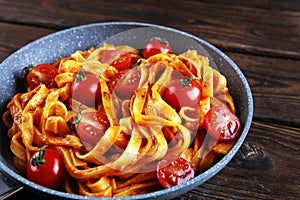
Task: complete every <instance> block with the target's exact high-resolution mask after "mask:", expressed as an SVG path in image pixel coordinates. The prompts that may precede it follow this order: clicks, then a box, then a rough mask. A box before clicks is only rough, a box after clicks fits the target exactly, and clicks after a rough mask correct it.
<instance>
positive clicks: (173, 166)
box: [156, 156, 195, 188]
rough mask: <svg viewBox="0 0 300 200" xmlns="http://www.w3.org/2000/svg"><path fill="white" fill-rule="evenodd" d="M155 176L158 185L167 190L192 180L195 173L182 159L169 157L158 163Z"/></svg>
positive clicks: (189, 164)
mask: <svg viewBox="0 0 300 200" xmlns="http://www.w3.org/2000/svg"><path fill="white" fill-rule="evenodd" d="M156 174H157V178H158V181H159V183H160V184H161V185H162V186H163V187H164V188H169V187H172V186H176V185H178V184H180V183H184V182H186V181H188V180H190V179H192V178H194V176H195V171H194V169H193V168H192V165H191V163H189V162H188V161H187V160H185V159H184V158H182V157H175V156H169V157H166V158H164V159H163V160H161V161H160V162H159V163H158V165H157V170H156Z"/></svg>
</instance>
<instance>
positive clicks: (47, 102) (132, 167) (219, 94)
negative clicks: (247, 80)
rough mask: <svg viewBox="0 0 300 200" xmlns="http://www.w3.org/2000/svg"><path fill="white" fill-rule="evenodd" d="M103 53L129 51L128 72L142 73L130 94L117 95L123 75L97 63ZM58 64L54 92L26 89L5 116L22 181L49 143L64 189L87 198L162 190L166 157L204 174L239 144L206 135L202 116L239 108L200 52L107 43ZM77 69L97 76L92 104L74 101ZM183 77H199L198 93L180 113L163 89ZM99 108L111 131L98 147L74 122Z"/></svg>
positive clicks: (76, 54) (103, 136)
mask: <svg viewBox="0 0 300 200" xmlns="http://www.w3.org/2000/svg"><path fill="white" fill-rule="evenodd" d="M105 50H116V52H126V53H129V54H130V56H131V69H130V70H137V71H138V73H139V75H140V77H139V81H138V87H137V88H136V90H135V91H134V92H133V94H132V95H130V96H128V97H124V96H121V95H118V93H116V92H115V90H114V88H115V87H116V85H117V82H118V80H119V79H120V70H118V69H117V68H116V67H114V66H112V65H111V64H107V63H104V62H102V61H101V59H99V55H100V54H101V52H103V51H105ZM53 66H55V67H56V68H57V70H58V75H56V77H55V79H54V80H55V82H56V87H54V88H47V86H46V85H45V84H41V85H39V86H37V87H35V88H30V87H29V88H28V91H27V92H26V93H18V94H16V95H15V96H14V97H13V98H12V99H11V101H10V102H9V103H8V105H7V111H6V112H5V113H4V115H3V121H4V123H5V125H6V126H7V127H8V128H9V130H8V137H9V138H10V139H11V145H10V148H11V151H12V153H13V156H14V163H15V165H16V168H17V169H19V170H20V171H21V172H22V173H23V174H24V175H25V176H26V166H27V165H28V163H29V162H30V158H31V156H32V154H33V153H34V152H37V151H38V150H39V149H40V148H41V147H42V146H44V145H47V146H48V147H50V148H53V149H56V150H57V151H58V152H59V153H60V154H61V156H62V158H63V161H64V165H65V168H66V170H67V177H66V179H65V181H64V184H63V185H62V186H61V187H59V188H58V189H59V190H61V191H65V192H67V193H73V194H80V195H85V196H98V197H121V196H131V195H137V194H143V193H148V192H152V191H156V190H160V189H162V187H161V185H160V183H159V181H158V180H157V174H156V169H157V164H158V162H159V161H160V160H162V159H164V158H165V157H166V156H171V155H174V156H180V157H182V158H184V159H186V160H187V161H188V162H190V163H191V165H192V167H193V169H194V170H195V172H196V174H199V173H202V172H203V171H205V170H206V169H208V168H209V167H211V166H212V165H213V164H215V163H216V162H217V161H218V160H219V159H220V158H221V157H222V156H223V155H225V154H227V153H228V152H229V150H230V149H231V147H232V146H233V145H234V143H235V140H236V139H233V140H230V141H220V140H218V139H216V138H214V137H211V136H210V135H209V134H207V133H206V132H207V130H206V128H205V117H206V115H207V113H208V112H209V111H210V110H211V108H212V107H214V106H221V107H225V108H227V109H228V110H230V112H232V113H233V114H235V106H234V102H233V99H232V97H231V96H230V93H229V91H228V88H227V81H226V78H225V77H224V76H223V75H222V74H220V72H218V71H217V70H215V69H213V68H211V67H210V66H209V61H208V58H207V57H205V56H201V55H198V53H197V52H196V51H195V50H188V51H187V52H184V53H182V54H179V55H176V54H174V53H161V54H156V55H153V56H151V57H149V58H147V59H144V58H142V57H141V56H139V51H138V50H136V49H134V48H132V47H130V46H126V45H124V46H114V45H111V44H103V46H101V47H99V48H96V49H94V48H90V49H88V50H86V51H79V50H78V51H76V52H74V53H73V54H72V55H71V56H69V57H65V58H61V59H59V60H57V61H56V62H55V63H53ZM79 71H84V72H86V73H92V74H95V75H96V76H97V77H98V81H99V85H100V87H101V95H100V99H99V102H97V103H96V105H95V106H90V105H86V104H83V103H82V102H80V101H78V100H77V99H74V98H73V96H72V94H73V93H72V87H73V84H74V81H76V80H75V79H76V75H77V74H78V72H79ZM123 73H124V72H123ZM125 75H126V73H125ZM128 76H129V75H128ZM179 76H182V77H191V76H193V77H196V78H197V79H196V80H195V81H196V82H197V84H198V85H199V86H200V89H201V98H200V100H199V102H198V104H197V106H191V107H190V106H183V107H181V108H180V110H176V109H174V108H173V107H172V106H171V105H169V104H168V103H167V102H166V100H165V98H164V92H165V90H166V88H168V87H169V86H170V84H172V82H173V81H174V80H175V79H178V77H179ZM96 111H101V113H104V114H105V119H107V122H108V127H107V129H106V130H105V132H104V133H103V134H102V135H101V137H100V138H99V140H98V141H96V143H95V144H90V143H88V142H86V141H85V140H83V139H82V138H81V137H80V134H79V133H78V131H79V130H78V129H77V130H76V127H77V125H76V123H78V122H77V120H78V121H80V117H82V116H83V115H85V114H86V113H89V112H96ZM94 126H95V127H98V126H99V125H97V124H96V125H94ZM101 126H102V125H101Z"/></svg>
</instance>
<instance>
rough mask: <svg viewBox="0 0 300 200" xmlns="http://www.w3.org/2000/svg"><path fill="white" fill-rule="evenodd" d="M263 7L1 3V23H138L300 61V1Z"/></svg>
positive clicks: (225, 47)
mask: <svg viewBox="0 0 300 200" xmlns="http://www.w3.org/2000/svg"><path fill="white" fill-rule="evenodd" d="M261 2H262V3H259V1H256V2H255V3H240V4H238V3H236V2H235V1H231V2H229V3H228V4H227V3H226V4H224V3H221V2H220V1H214V2H210V1H206V2H202V1H201V2H200V1H184V2H182V1H172V2H170V1H130V2H127V1H119V2H116V1H114V2H111V1H92V2H85V3H84V4H83V3H82V1H71V0H67V1H63V2H62V1H59V0H53V1H42V0H35V1H31V3H28V2H24V1H9V0H2V1H1V6H0V13H1V15H0V21H7V22H14V23H22V24H32V25H36V26H43V27H52V28H58V29H64V28H67V27H71V26H76V25H81V24H87V23H95V22H101V21H140V22H147V23H155V24H161V25H167V26H171V27H174V28H177V29H181V30H184V31H187V32H189V33H192V34H194V35H197V36H199V37H201V38H203V39H205V40H208V41H209V42H211V43H213V44H215V45H216V46H218V47H220V48H222V49H223V50H234V51H238V52H247V53H252V54H261V55H273V56H274V55H275V56H279V57H289V58H296V59H300V51H299V48H298V47H299V46H300V23H299V21H300V12H299V9H297V8H299V1H278V0H277V1H276V3H275V4H274V5H273V4H268V3H264V2H263V1H261ZM272 5H273V6H272ZM268 6H269V7H270V9H267V8H268ZM281 6H282V7H281ZM179 13H180V14H179Z"/></svg>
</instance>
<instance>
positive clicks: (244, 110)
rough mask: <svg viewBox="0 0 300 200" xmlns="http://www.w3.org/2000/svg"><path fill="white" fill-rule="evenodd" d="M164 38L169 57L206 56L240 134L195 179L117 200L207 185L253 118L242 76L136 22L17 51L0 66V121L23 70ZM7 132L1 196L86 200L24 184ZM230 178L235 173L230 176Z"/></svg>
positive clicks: (193, 41)
mask: <svg viewBox="0 0 300 200" xmlns="http://www.w3.org/2000/svg"><path fill="white" fill-rule="evenodd" d="M156 36H158V37H161V38H166V39H167V40H168V41H169V43H170V44H172V47H173V52H175V53H182V52H185V51H187V50H188V49H196V50H197V51H198V53H199V54H200V55H204V56H207V57H208V58H209V61H210V65H211V66H212V67H213V68H215V69H217V70H219V71H220V72H221V73H222V74H223V75H225V77H226V78H227V82H228V87H229V91H230V93H231V95H232V97H233V99H234V101H235V105H236V110H237V115H238V117H239V118H240V121H241V123H242V125H243V130H242V133H241V135H240V137H239V139H238V141H237V142H236V144H235V145H234V146H233V148H232V149H231V150H230V152H229V153H228V154H227V155H226V156H224V157H223V158H222V159H221V160H220V161H219V162H217V163H216V164H215V165H214V166H212V167H211V168H209V169H208V170H207V171H205V172H204V173H202V174H200V175H198V176H196V177H195V178H194V179H192V180H190V181H188V182H186V183H183V184H180V185H177V186H175V187H171V188H169V189H164V190H160V191H156V192H152V193H148V194H143V195H137V196H131V197H123V198H119V199H123V200H127V199H153V198H156V199H171V198H174V197H176V196H179V195H181V194H184V193H186V192H188V191H189V190H192V189H193V188H195V187H197V186H198V185H200V184H202V183H203V182H205V181H207V180H208V179H210V178H211V177H213V176H214V175H215V174H217V173H218V172H219V171H220V170H221V169H223V168H224V167H225V166H226V164H227V163H228V162H229V161H230V160H231V159H232V158H233V156H234V155H235V154H236V153H237V151H238V150H239V148H240V146H241V145H242V143H243V141H244V140H245V138H246V136H247V133H248V131H249V128H250V125H251V121H252V116H253V99H252V94H251V90H250V87H249V85H248V83H247V80H246V79H245V77H244V75H243V73H242V72H241V70H240V69H239V68H238V67H237V65H236V64H235V63H234V62H233V61H232V60H231V59H230V58H229V57H227V56H226V55H225V54H224V53H223V52H221V51H220V50H219V49H217V48H216V47H214V46H213V45H211V44H209V43H208V42H206V41H204V40H202V39H200V38H198V37H196V36H194V35H191V34H188V33H186V32H183V31H180V30H176V29H173V28H169V27H164V26H159V25H153V24H145V23H136V22H106V23H96V24H88V25H83V26H77V27H74V28H70V29H66V30H62V31H59V32H56V33H53V34H50V35H48V36H45V37H42V38H40V39H38V40H36V41H34V42H32V43H30V44H28V45H26V46H24V47H23V48H21V49H19V50H18V51H16V52H15V53H13V54H12V55H11V56H9V57H8V58H7V59H5V60H4V61H3V62H2V63H1V65H0V71H1V73H0V81H1V84H0V94H1V96H0V115H1V116H2V115H3V113H4V112H5V110H6V105H7V103H8V102H9V101H10V99H11V98H12V97H13V96H14V94H15V93H17V92H22V91H23V87H22V86H23V83H24V82H23V79H24V74H23V73H22V69H23V68H24V67H25V66H28V65H36V64H39V63H52V62H54V61H55V60H57V59H58V58H61V57H64V56H69V55H70V54H72V53H73V52H75V51H76V50H86V49H88V48H89V47H91V46H94V47H97V46H99V45H101V44H102V43H103V42H107V43H111V44H114V45H124V44H127V45H130V46H133V47H135V48H136V49H140V50H141V49H143V46H144V45H145V41H149V39H150V38H153V37H156ZM9 146H10V142H9V138H8V137H7V128H6V127H5V126H4V124H3V122H2V121H1V122H0V177H1V179H2V180H1V181H0V184H1V185H0V186H1V187H0V188H1V189H0V190H2V191H1V193H2V194H3V193H5V192H7V191H8V193H10V192H12V191H14V192H17V190H18V189H21V188H23V187H26V188H28V189H30V190H32V191H33V192H35V193H37V194H41V195H45V196H47V197H49V198H65V199H87V198H88V197H84V196H79V195H73V194H67V193H64V192H60V191H56V190H52V189H49V188H45V187H42V186H40V185H38V184H35V183H33V182H30V181H28V180H27V179H26V178H24V177H23V176H21V175H20V173H19V172H18V171H17V170H16V168H15V167H14V164H13V161H12V153H11V152H10V148H9ZM233 173H234V172H233Z"/></svg>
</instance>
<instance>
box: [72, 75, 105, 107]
mask: <svg viewBox="0 0 300 200" xmlns="http://www.w3.org/2000/svg"><path fill="white" fill-rule="evenodd" d="M80 73H82V74H80ZM78 76H80V77H81V78H78ZM76 77H77V78H76ZM76 77H75V80H74V83H73V85H72V88H71V96H72V98H74V99H76V100H77V101H80V102H81V103H83V104H85V105H87V106H91V107H97V105H98V102H99V100H100V98H101V86H100V82H99V80H98V78H97V76H96V75H95V74H92V73H86V72H82V71H81V72H78V74H77V75H76Z"/></svg>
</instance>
